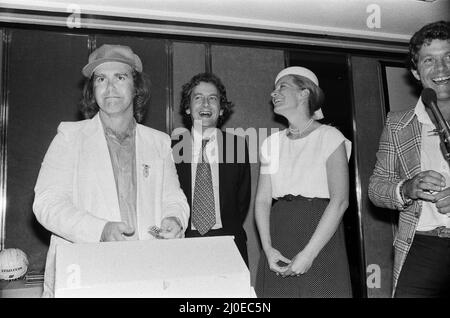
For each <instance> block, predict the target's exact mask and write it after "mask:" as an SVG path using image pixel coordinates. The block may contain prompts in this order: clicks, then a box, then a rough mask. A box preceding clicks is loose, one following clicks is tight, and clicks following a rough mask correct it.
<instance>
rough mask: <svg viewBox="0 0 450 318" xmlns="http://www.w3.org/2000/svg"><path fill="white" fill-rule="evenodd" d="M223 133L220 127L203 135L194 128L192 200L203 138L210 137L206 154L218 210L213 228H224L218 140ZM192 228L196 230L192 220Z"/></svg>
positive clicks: (215, 205)
mask: <svg viewBox="0 0 450 318" xmlns="http://www.w3.org/2000/svg"><path fill="white" fill-rule="evenodd" d="M218 133H219V134H221V132H220V131H219V130H218V129H208V130H206V131H205V133H204V135H203V136H202V135H201V134H200V133H199V132H198V131H196V130H192V137H193V143H192V164H191V181H192V187H191V189H192V201H191V202H194V191H195V176H196V173H197V163H198V162H199V158H200V155H201V149H202V139H209V142H208V143H207V144H206V146H205V155H206V157H207V159H208V162H209V164H210V166H211V177H212V187H213V193H214V209H215V212H216V224H214V226H213V227H212V229H213V230H216V229H220V228H222V220H221V218H220V198H219V195H220V192H219V146H218V142H217V134H218ZM191 228H192V229H193V230H194V229H195V226H194V224H193V223H192V220H191Z"/></svg>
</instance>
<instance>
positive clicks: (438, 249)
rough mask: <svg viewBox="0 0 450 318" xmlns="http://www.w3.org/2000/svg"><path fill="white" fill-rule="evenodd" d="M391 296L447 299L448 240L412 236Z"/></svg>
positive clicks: (449, 287) (449, 295)
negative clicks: (393, 293) (409, 247)
mask: <svg viewBox="0 0 450 318" xmlns="http://www.w3.org/2000/svg"><path fill="white" fill-rule="evenodd" d="M394 297H396V298H415V297H421V298H438V297H439V298H450V238H439V237H436V236H425V235H420V234H416V235H415V237H414V240H413V243H412V245H411V249H410V250H409V253H408V256H407V257H406V260H405V264H404V265H403V268H402V270H401V272H400V277H399V279H398V282H397V288H396V291H395V295H394Z"/></svg>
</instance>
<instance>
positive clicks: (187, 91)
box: [180, 73, 234, 128]
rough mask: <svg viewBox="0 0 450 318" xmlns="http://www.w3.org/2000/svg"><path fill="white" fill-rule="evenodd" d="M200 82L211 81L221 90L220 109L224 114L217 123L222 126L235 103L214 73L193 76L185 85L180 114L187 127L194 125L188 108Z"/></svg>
mask: <svg viewBox="0 0 450 318" xmlns="http://www.w3.org/2000/svg"><path fill="white" fill-rule="evenodd" d="M200 82H204V83H211V84H213V85H214V86H215V87H216V88H217V90H218V91H219V95H220V109H221V110H222V111H223V113H222V115H221V116H219V119H218V123H217V125H218V126H219V127H220V126H221V125H222V124H223V123H224V122H225V121H226V120H227V119H228V117H229V116H230V115H231V112H232V110H231V109H232V108H233V107H234V104H233V103H232V102H231V101H229V100H228V99H227V91H226V89H225V86H224V85H223V84H222V81H221V80H220V78H219V77H217V76H216V75H214V74H213V73H199V74H197V75H195V76H194V77H192V78H191V80H190V81H189V82H187V83H185V84H184V85H183V87H182V92H181V101H180V114H181V115H182V116H183V119H184V121H185V125H186V127H189V128H190V127H192V124H193V123H192V118H191V115H189V114H187V113H186V110H187V109H189V107H190V104H191V94H192V91H193V90H194V88H195V87H196V86H197V85H198V84H200Z"/></svg>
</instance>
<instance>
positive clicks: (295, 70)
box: [275, 66, 319, 86]
mask: <svg viewBox="0 0 450 318" xmlns="http://www.w3.org/2000/svg"><path fill="white" fill-rule="evenodd" d="M286 75H300V76H304V77H306V78H307V79H309V80H310V81H311V82H313V83H314V84H316V85H317V86H319V79H318V78H317V76H316V74H314V73H313V72H312V71H311V70H309V69H307V68H306V67H301V66H291V67H287V68H285V69H284V70H282V71H281V72H280V73H278V75H277V77H276V78H275V84H276V83H277V82H278V80H279V79H280V78H282V77H283V76H286Z"/></svg>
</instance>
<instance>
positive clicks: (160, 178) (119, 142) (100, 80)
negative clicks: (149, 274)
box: [33, 44, 189, 296]
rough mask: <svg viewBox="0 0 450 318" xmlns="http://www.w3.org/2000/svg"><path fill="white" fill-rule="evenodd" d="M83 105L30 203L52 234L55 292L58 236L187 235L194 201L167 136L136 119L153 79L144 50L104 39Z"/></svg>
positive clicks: (48, 271) (47, 284)
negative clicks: (149, 78) (186, 191)
mask: <svg viewBox="0 0 450 318" xmlns="http://www.w3.org/2000/svg"><path fill="white" fill-rule="evenodd" d="M82 73H83V75H84V76H85V77H86V81H85V86H84V91H83V99H82V101H81V104H82V112H83V114H84V115H85V117H87V118H89V119H86V120H83V121H79V122H63V123H61V124H60V125H59V127H58V133H57V135H56V137H55V138H54V139H53V141H52V143H51V145H50V147H49V149H48V150H47V153H46V155H45V158H44V161H43V163H42V167H41V170H40V172H39V177H38V180H37V183H36V186H35V199H34V204H33V211H34V213H35V215H36V218H37V219H38V221H39V222H40V223H41V224H42V225H43V226H44V227H45V228H46V229H48V230H49V231H50V232H52V234H53V235H52V238H51V242H50V248H49V251H48V254H47V262H46V268H45V281H44V296H53V291H54V274H55V250H56V246H57V245H58V244H69V243H85V242H108V241H124V240H146V239H153V238H154V237H153V236H152V235H151V234H150V233H149V229H150V227H152V226H158V227H161V230H162V232H161V233H160V235H159V236H160V237H162V238H179V237H182V236H183V234H184V231H185V229H186V227H187V221H188V217H189V206H188V204H187V200H186V197H185V195H184V194H183V191H182V190H181V188H180V185H179V181H178V178H177V173H176V169H175V165H174V162H173V160H172V151H171V148H170V138H169V136H168V135H166V134H165V133H162V132H159V131H157V130H154V129H152V128H149V127H146V126H143V125H141V124H139V122H141V121H142V120H143V118H144V113H145V110H146V102H147V100H148V95H149V94H148V93H149V90H148V87H147V81H146V77H145V76H144V74H143V73H142V63H141V60H140V58H139V57H138V56H137V55H136V54H134V53H133V51H132V50H131V49H130V48H129V47H127V46H120V45H107V44H105V45H103V46H101V47H100V48H98V49H97V50H95V51H94V52H92V53H91V55H90V56H89V62H88V64H87V65H86V66H85V67H84V68H83V71H82Z"/></svg>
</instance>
